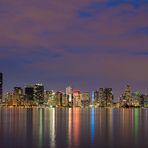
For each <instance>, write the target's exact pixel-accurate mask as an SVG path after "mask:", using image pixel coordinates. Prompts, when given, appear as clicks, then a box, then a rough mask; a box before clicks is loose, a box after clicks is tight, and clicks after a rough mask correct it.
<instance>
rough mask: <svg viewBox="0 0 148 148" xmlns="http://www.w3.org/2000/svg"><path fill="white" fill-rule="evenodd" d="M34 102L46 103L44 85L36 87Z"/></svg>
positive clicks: (36, 85)
mask: <svg viewBox="0 0 148 148" xmlns="http://www.w3.org/2000/svg"><path fill="white" fill-rule="evenodd" d="M34 100H35V101H38V103H39V104H43V102H44V86H43V85H42V84H35V85H34Z"/></svg>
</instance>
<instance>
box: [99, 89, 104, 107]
mask: <svg viewBox="0 0 148 148" xmlns="http://www.w3.org/2000/svg"><path fill="white" fill-rule="evenodd" d="M98 98H99V99H98V102H99V106H105V100H104V88H100V89H99V94H98Z"/></svg>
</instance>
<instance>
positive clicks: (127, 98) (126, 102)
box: [120, 85, 132, 107]
mask: <svg viewBox="0 0 148 148" xmlns="http://www.w3.org/2000/svg"><path fill="white" fill-rule="evenodd" d="M131 105H132V91H131V87H130V85H127V86H126V88H125V91H124V93H123V95H122V96H121V97H120V106H121V107H129V106H131Z"/></svg>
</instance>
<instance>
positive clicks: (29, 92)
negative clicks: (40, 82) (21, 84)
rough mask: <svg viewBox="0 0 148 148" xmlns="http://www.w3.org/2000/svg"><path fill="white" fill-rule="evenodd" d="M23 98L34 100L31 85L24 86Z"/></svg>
mask: <svg viewBox="0 0 148 148" xmlns="http://www.w3.org/2000/svg"><path fill="white" fill-rule="evenodd" d="M25 99H26V100H27V101H33V100H34V88H33V86H26V87H25Z"/></svg>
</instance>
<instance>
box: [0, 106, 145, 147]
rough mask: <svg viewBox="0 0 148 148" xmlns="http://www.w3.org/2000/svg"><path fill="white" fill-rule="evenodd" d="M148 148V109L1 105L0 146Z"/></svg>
mask: <svg viewBox="0 0 148 148" xmlns="http://www.w3.org/2000/svg"><path fill="white" fill-rule="evenodd" d="M50 147H58V148H67V147H68V148H77V147H83V148H88V147H98V148H114V147H117V148H121V147H123V148H132V147H133V148H148V109H103V108H102V109H78V108H75V109H54V108H50V109H48V108H46V109H19V108H13V109H10V108H9V109H8V108H7V109H6V108H3V109H2V108H0V148H50Z"/></svg>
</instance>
